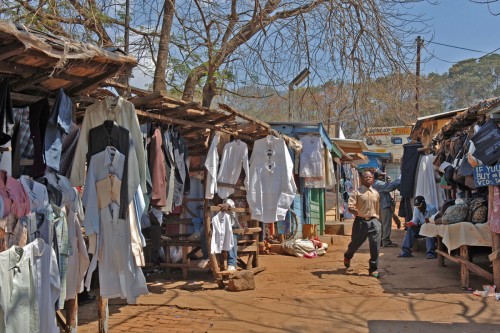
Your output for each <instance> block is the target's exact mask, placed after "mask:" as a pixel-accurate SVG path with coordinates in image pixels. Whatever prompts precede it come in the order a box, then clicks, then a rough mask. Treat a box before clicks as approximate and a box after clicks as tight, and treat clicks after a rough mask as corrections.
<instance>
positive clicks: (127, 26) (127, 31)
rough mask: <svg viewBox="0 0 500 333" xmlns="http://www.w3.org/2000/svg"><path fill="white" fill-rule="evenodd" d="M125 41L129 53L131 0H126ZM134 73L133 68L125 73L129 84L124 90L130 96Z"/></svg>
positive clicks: (126, 50) (126, 81)
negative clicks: (131, 78)
mask: <svg viewBox="0 0 500 333" xmlns="http://www.w3.org/2000/svg"><path fill="white" fill-rule="evenodd" d="M124 42H125V47H124V49H125V53H126V54H127V55H129V51H130V0H125V36H124ZM131 74H132V69H128V70H127V72H126V73H125V78H124V81H125V84H126V86H127V91H126V92H124V93H125V95H126V96H127V97H130V90H131V88H130V76H131Z"/></svg>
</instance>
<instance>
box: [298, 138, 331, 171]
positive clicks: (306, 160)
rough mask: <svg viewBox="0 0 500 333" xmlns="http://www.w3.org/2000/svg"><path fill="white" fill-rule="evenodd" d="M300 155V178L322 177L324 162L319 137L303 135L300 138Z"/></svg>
mask: <svg viewBox="0 0 500 333" xmlns="http://www.w3.org/2000/svg"><path fill="white" fill-rule="evenodd" d="M300 142H301V143H302V153H301V154H300V171H299V176H300V177H323V176H324V175H325V173H324V168H323V165H324V160H323V154H322V148H323V147H322V143H321V138H320V137H319V135H310V134H308V135H304V136H303V137H301V138H300Z"/></svg>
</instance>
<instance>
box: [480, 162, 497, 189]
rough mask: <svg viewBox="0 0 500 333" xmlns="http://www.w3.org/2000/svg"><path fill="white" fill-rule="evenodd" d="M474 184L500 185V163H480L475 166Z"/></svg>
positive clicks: (481, 185)
mask: <svg viewBox="0 0 500 333" xmlns="http://www.w3.org/2000/svg"><path fill="white" fill-rule="evenodd" d="M474 185H475V186H476V187H483V186H489V185H500V163H499V164H495V165H492V166H489V165H480V166H477V167H475V168H474Z"/></svg>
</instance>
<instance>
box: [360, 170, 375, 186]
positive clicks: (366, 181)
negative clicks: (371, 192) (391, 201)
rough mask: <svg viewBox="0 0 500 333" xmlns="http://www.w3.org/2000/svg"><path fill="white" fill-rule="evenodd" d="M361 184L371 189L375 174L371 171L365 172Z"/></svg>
mask: <svg viewBox="0 0 500 333" xmlns="http://www.w3.org/2000/svg"><path fill="white" fill-rule="evenodd" d="M361 184H363V185H364V186H366V187H370V186H372V184H373V174H372V173H371V171H368V170H367V171H364V172H363V174H362V175H361Z"/></svg>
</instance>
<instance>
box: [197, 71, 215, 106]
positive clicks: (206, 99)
mask: <svg viewBox="0 0 500 333" xmlns="http://www.w3.org/2000/svg"><path fill="white" fill-rule="evenodd" d="M216 94H217V92H216V85H215V82H214V79H213V75H209V77H208V78H207V82H205V85H204V86H203V98H202V103H201V106H203V107H205V108H210V104H212V100H213V99H214V97H215V95H216Z"/></svg>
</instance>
